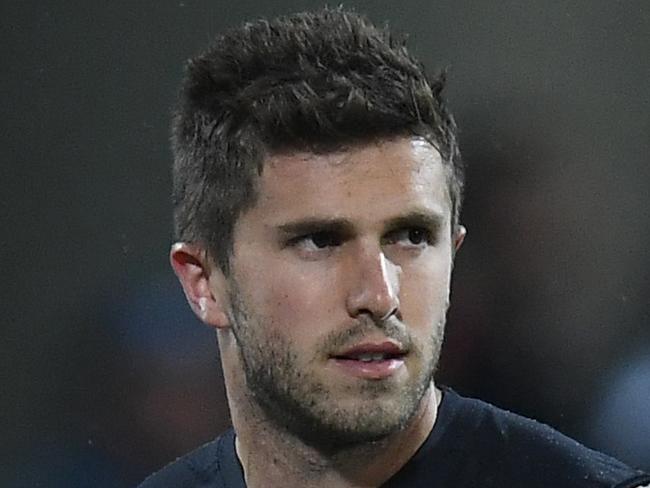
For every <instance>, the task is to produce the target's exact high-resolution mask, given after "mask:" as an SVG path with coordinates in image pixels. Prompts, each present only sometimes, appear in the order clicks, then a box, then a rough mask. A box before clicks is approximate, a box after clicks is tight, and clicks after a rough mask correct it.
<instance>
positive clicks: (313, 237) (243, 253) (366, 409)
mask: <svg viewBox="0 0 650 488" xmlns="http://www.w3.org/2000/svg"><path fill="white" fill-rule="evenodd" d="M450 215H451V209H450V200H449V195H448V191H447V173H446V170H445V168H444V167H443V165H442V163H441V160H440V156H439V154H438V152H437V151H436V150H435V149H434V148H433V147H432V146H431V145H429V144H428V143H426V142H424V141H422V140H419V139H407V138H403V139H395V140H389V141H384V142H381V143H373V144H367V145H361V146H357V147H353V148H351V149H349V150H345V151H342V152H337V153H330V154H312V153H293V154H285V155H276V156H272V157H270V158H269V159H268V160H267V161H266V162H265V166H264V171H263V173H262V175H261V177H260V181H259V199H258V201H257V203H256V205H255V207H253V208H252V209H250V210H248V211H247V212H245V213H244V214H243V215H242V216H241V217H240V218H239V220H238V222H237V225H236V226H235V233H234V247H233V255H232V260H231V264H232V266H231V275H230V277H229V280H230V290H231V293H230V302H231V305H232V314H231V318H230V319H231V322H232V327H233V331H234V334H235V337H236V339H237V344H238V347H239V355H240V358H241V361H242V365H243V368H244V371H245V374H246V385H247V388H248V390H249V392H250V394H251V397H252V398H253V401H254V402H256V403H257V404H259V405H260V407H261V408H262V409H263V410H264V411H265V412H266V414H267V415H268V416H269V418H270V419H272V420H273V421H275V422H276V423H278V424H279V425H282V426H284V427H286V428H288V429H289V430H291V431H293V432H294V433H296V434H297V435H299V436H301V437H302V438H305V439H311V440H313V441H314V442H323V443H337V444H338V443H344V444H347V443H356V442H367V441H370V440H377V439H380V438H382V437H385V436H386V435H388V434H390V433H393V432H395V431H397V430H399V429H401V428H403V427H404V426H405V425H406V423H407V422H408V420H409V419H411V418H412V417H413V415H414V414H415V413H416V412H417V410H418V407H419V405H420V403H421V400H422V398H423V395H424V394H425V393H426V392H427V391H428V389H429V387H430V386H431V379H432V375H433V371H434V369H435V366H436V363H437V361H438V357H439V352H440V345H441V342H442V335H443V328H444V321H445V313H446V310H447V306H448V297H449V284H450V273H451V268H452V255H453V253H452V249H453V244H452V242H451V232H450Z"/></svg>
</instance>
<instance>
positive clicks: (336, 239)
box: [289, 231, 343, 251]
mask: <svg viewBox="0 0 650 488" xmlns="http://www.w3.org/2000/svg"><path fill="white" fill-rule="evenodd" d="M342 243H343V239H342V238H341V236H340V235H338V234H337V233H335V232H328V231H320V232H312V233H310V234H305V235H303V236H299V237H295V238H293V239H291V241H290V242H289V244H290V245H291V246H294V247H299V248H301V249H303V250H307V251H317V250H322V249H327V248H331V247H337V246H340V245H341V244H342Z"/></svg>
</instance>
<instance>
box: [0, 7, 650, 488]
mask: <svg viewBox="0 0 650 488" xmlns="http://www.w3.org/2000/svg"><path fill="white" fill-rule="evenodd" d="M345 5H346V6H348V7H353V8H355V9H357V10H359V11H361V12H365V13H367V14H368V15H369V16H370V17H371V18H372V19H373V20H375V21H376V22H378V23H383V22H385V21H388V22H389V24H390V25H391V26H392V28H393V29H395V30H397V31H401V32H408V33H409V34H410V45H411V46H412V48H413V50H414V51H415V52H416V53H418V54H419V56H420V57H421V58H422V59H423V61H424V62H425V63H426V64H427V66H428V67H429V68H430V69H432V70H436V69H438V68H444V67H447V68H448V69H449V88H448V91H447V96H448V98H449V100H450V104H451V106H452V109H453V110H454V112H455V114H456V117H457V120H458V122H459V125H460V126H461V129H462V134H461V143H462V146H463V149H464V154H465V159H466V161H467V163H468V165H469V166H468V189H467V202H466V207H465V211H464V222H465V224H466V225H467V227H468V229H469V237H468V239H467V240H466V244H465V247H464V248H463V250H462V252H461V253H460V254H459V256H458V261H457V265H456V270H455V273H456V275H455V287H454V291H453V298H452V310H451V312H450V317H449V324H448V337H447V343H446V346H445V347H446V349H445V352H444V358H443V361H442V366H441V369H440V372H439V377H440V380H441V381H444V382H446V383H448V384H450V385H452V386H453V387H455V388H456V389H458V390H459V391H461V392H462V393H465V394H468V395H473V396H479V397H481V398H484V399H486V400H489V401H491V402H493V403H495V404H497V405H499V406H502V407H505V408H508V409H511V410H514V411H517V412H518V413H521V414H524V415H528V416H531V417H534V418H536V419H539V420H541V421H544V422H547V423H550V424H551V425H553V426H554V427H556V428H558V429H560V430H561V431H563V432H565V433H567V434H569V435H572V436H574V437H576V438H578V439H579V440H581V441H582V442H584V443H586V444H587V445H589V446H591V447H595V448H598V449H601V450H604V451H606V452H608V453H610V454H614V455H616V456H618V457H620V458H622V459H624V460H625V461H627V462H628V463H631V464H635V465H637V466H643V467H645V468H646V469H650V419H649V417H650V413H649V412H650V331H649V327H648V325H649V324H650V304H649V302H648V295H649V294H650V279H649V273H648V265H650V252H649V251H648V249H647V248H648V245H649V244H650V215H649V214H650V194H649V191H648V184H649V183H650V165H649V160H648V159H649V158H648V154H649V153H650V137H649V136H648V133H649V132H650V123H649V122H650V118H649V116H648V113H649V112H650V102H649V99H650V84H649V83H648V80H649V79H650V56H649V53H650V5H649V4H648V3H647V2H646V1H645V0H636V1H634V0H630V1H610V0H599V1H590V0H574V1H569V2H566V1H562V2H560V1H548V0H544V1H543V0H536V1H534V0H527V1H515V0H504V1H501V2H482V1H477V0H474V1H472V0H444V1H424V0H421V1H407V2H404V3H399V2H395V1H387V0H386V1H383V0H382V1H380V0H372V1H371V0H367V1H349V2H346V3H345ZM319 6H322V3H321V2H316V1H289V0H286V1H277V2H261V1H259V0H257V1H249V0H240V1H239V2H224V1H216V0H213V1H207V0H202V1H198V0H181V1H178V0H177V1H174V2H170V1H166V0H158V1H156V2H124V1H113V2H81V1H66V2H44V1H40V2H38V1H27V0H25V1H14V2H3V4H2V6H1V7H0V13H1V16H2V19H3V20H2V26H1V29H2V30H1V38H0V40H1V41H2V42H1V43H0V50H1V51H2V59H3V63H2V64H3V74H2V77H0V86H1V93H2V100H3V103H2V106H3V117H2V124H3V127H2V131H1V136H0V137H2V143H1V144H0V154H1V161H2V173H1V175H2V177H1V178H0V205H1V208H2V211H1V213H0V219H1V220H0V224H1V226H0V229H1V234H0V236H1V237H0V238H1V245H0V253H1V254H0V255H1V270H2V275H1V276H2V283H1V285H0V286H1V287H2V293H1V296H0V300H1V301H0V307H1V308H0V321H1V322H0V323H1V325H2V354H1V356H0V357H1V359H0V375H1V378H2V394H1V395H0V407H1V412H2V414H1V415H0V422H1V424H0V425H1V426H2V430H1V432H0V435H1V438H2V442H1V443H0V459H1V461H0V485H2V486H11V487H13V486H17V487H18V486H20V487H23V486H47V487H50V486H52V487H71V486H75V487H76V486H79V487H86V486H88V487H103V486H111V487H113V486H133V485H135V484H136V483H137V482H138V481H140V480H141V479H142V478H143V477H144V476H146V475H147V474H148V473H149V472H151V471H152V470H154V469H157V468H159V467H160V466H161V465H163V464H165V463H166V462H168V461H170V460H172V459H173V458H175V457H176V456H178V455H180V454H182V453H183V452H185V451H187V450H189V449H191V448H192V447H195V446H198V445H199V444H201V443H203V442H206V441H208V440H209V439H211V438H212V437H213V436H215V435H216V434H217V433H219V432H220V431H222V430H223V429H225V428H226V426H227V425H228V413H227V409H226V407H225V404H224V396H223V387H222V385H221V377H220V371H219V366H218V357H217V355H216V346H215V339H214V336H213V334H212V333H211V332H210V331H209V330H207V328H204V327H202V326H201V325H200V324H199V323H198V322H197V321H196V320H195V319H194V318H193V317H192V316H191V315H190V312H189V309H188V308H187V307H186V306H185V304H184V301H183V297H182V294H181V291H180V287H179V286H177V285H176V283H175V280H174V278H173V276H172V273H171V271H170V269H169V266H168V263H167V252H168V248H169V244H170V238H171V231H170V230H171V218H170V202H169V192H170V172H169V166H170V153H169V150H168V123H169V113H170V108H171V105H172V103H173V100H174V97H175V92H176V89H177V86H178V83H179V80H180V77H181V74H182V65H183V63H184V61H185V60H186V59H187V58H188V57H190V56H191V55H193V54H194V53H196V51H197V50H199V49H201V48H202V47H203V46H204V45H205V44H206V43H207V42H208V41H209V39H210V38H211V36H212V35H213V34H214V33H216V32H218V31H220V30H222V29H224V28H226V27H229V26H233V25H236V24H238V23H240V22H242V21H243V20H245V19H249V18H251V17H259V16H268V15H275V14H280V13H287V12H290V11H295V10H303V9H308V8H316V7H319Z"/></svg>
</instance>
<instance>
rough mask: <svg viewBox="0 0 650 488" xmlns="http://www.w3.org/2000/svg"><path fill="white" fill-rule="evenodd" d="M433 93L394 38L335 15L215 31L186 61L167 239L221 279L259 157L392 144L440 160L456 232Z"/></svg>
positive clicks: (457, 169)
mask: <svg viewBox="0 0 650 488" xmlns="http://www.w3.org/2000/svg"><path fill="white" fill-rule="evenodd" d="M443 86H444V75H438V76H437V77H435V78H434V77H429V76H428V75H427V74H426V72H425V70H424V67H423V66H422V64H421V63H420V62H419V61H418V60H417V59H415V58H414V57H413V56H412V55H411V54H410V53H409V52H408V51H407V49H406V47H405V43H404V42H403V41H402V40H396V39H395V38H394V37H393V36H392V35H391V34H390V33H389V32H388V30H387V29H385V28H383V29H380V28H377V27H375V26H374V25H373V24H372V23H371V22H370V21H369V20H367V19H366V18H365V17H363V16H361V15H359V14H357V13H354V12H349V11H344V10H342V9H324V10H320V11H318V12H311V13H298V14H294V15H290V16H286V17H279V18H276V19H273V20H257V21H255V22H250V23H246V24H244V25H242V26H241V27H239V28H236V29H233V30H230V31H228V32H226V33H225V34H223V35H221V36H219V37H218V38H217V39H216V40H215V42H214V43H213V44H212V46H210V47H209V48H208V49H207V50H206V51H205V52H203V53H201V54H200V55H198V56H197V57H195V58H193V59H191V60H190V61H189V62H188V64H187V67H186V74H185V78H184V80H183V84H182V88H181V92H180V97H179V102H178V106H177V108H176V111H175V114H174V117H173V123H172V149H173V153H174V169H173V181H174V189H173V204H174V223H175V233H176V238H177V239H178V240H182V241H189V242H199V243H201V244H202V245H204V246H206V248H207V250H208V252H209V253H210V255H211V256H212V257H213V258H214V259H215V261H216V262H217V264H218V265H219V266H221V268H222V269H223V270H224V272H228V268H229V257H230V254H231V251H232V245H233V243H232V235H233V229H234V226H235V222H236V221H237V218H238V217H239V215H240V214H241V213H242V212H243V211H245V210H246V209H247V208H250V207H251V206H253V205H254V204H255V201H256V196H257V192H256V183H257V181H258V178H259V175H260V174H261V172H262V170H263V161H264V158H265V156H267V155H269V154H277V153H279V152H282V151H287V152H290V151H294V150H309V151H313V152H327V151H331V150H336V149H341V148H343V147H345V146H348V145H352V144H357V143H361V142H364V141H370V140H373V139H381V138H392V137H398V136H421V137H424V138H426V139H427V140H428V141H429V142H430V143H431V144H432V145H433V146H434V147H435V148H436V149H437V150H438V151H439V152H440V154H441V156H442V159H443V161H444V163H445V164H446V165H447V166H448V168H449V169H450V171H449V195H450V198H451V204H452V230H453V229H455V228H456V226H457V225H458V219H459V213H460V207H461V203H462V194H463V186H464V185H463V183H464V170H463V166H462V162H461V159H460V152H459V149H458V143H457V136H456V124H455V122H454V120H453V117H452V116H451V114H450V113H449V111H448V110H447V108H446V106H445V103H444V101H443V99H442V98H441V91H442V89H443Z"/></svg>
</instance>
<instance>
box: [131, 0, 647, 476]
mask: <svg viewBox="0 0 650 488" xmlns="http://www.w3.org/2000/svg"><path fill="white" fill-rule="evenodd" d="M442 87H443V80H442V79H441V78H437V79H433V78H429V77H427V76H426V75H425V74H424V71H423V67H422V66H421V65H420V63H419V62H418V61H417V60H415V59H414V58H413V57H412V56H411V55H410V54H409V53H408V52H407V51H406V49H405V47H404V46H403V44H401V43H399V42H396V41H394V40H393V39H391V37H390V36H389V34H387V33H386V32H384V31H381V30H378V29H376V28H375V27H374V26H372V25H371V24H370V23H369V22H368V21H367V20H365V19H363V18H362V17H360V16H358V15H356V14H352V13H349V12H345V11H342V10H323V11H320V12H317V13H313V14H308V13H307V14H298V15H293V16H290V17H285V18H279V19H275V20H273V21H264V20H260V21H256V22H253V23H250V24H246V25H244V26H243V27H241V28H239V29H236V30H233V31H231V32H228V33H226V34H225V35H223V36H222V37H220V38H219V39H217V41H216V42H215V44H214V45H213V46H212V47H211V48H210V49H208V50H207V51H205V52H204V53H203V54H201V55H200V56H198V57H196V58H194V59H193V60H191V61H190V63H189V66H188V71H187V75H186V79H185V82H184V86H183V90H182V93H181V100H180V104H179V108H178V110H177V112H176V115H175V118H174V122H173V149H174V156H175V165H174V205H175V223H176V233H177V238H178V243H177V244H175V245H174V246H173V248H172V251H171V263H172V266H173V268H174V271H175V272H176V274H177V276H178V278H179V280H180V282H181V284H182V286H183V289H184V291H185V294H186V296H187V300H188V302H189V304H190V306H191V307H192V309H193V310H194V312H195V313H196V315H197V316H198V317H199V318H200V319H201V320H202V321H203V322H205V323H206V324H207V325H209V326H211V327H214V328H215V330H216V331H217V335H218V341H219V351H220V356H221V361H222V365H223V371H224V377H225V382H226V389H227V394H228V402H229V406H230V410H231V414H232V421H233V426H234V430H232V431H230V432H228V433H226V434H225V435H223V436H222V437H220V438H219V439H217V440H216V441H214V442H212V443H210V444H207V445H206V446H203V447H202V448H200V449H198V450H197V451H195V452H194V453H191V454H189V455H188V456H186V457H184V458H181V459H180V460H177V461H176V462H175V463H173V464H171V465H169V466H168V467H166V468H164V469H163V470H162V471H161V472H159V473H157V474H156V475H154V476H152V477H150V478H149V479H148V480H147V481H145V483H144V485H143V486H146V487H155V486H179V487H180V486H188V487H189V486H201V487H208V486H210V487H229V488H230V487H244V486H247V487H250V488H257V487H285V486H287V487H376V486H388V487H398V486H399V487H415V486H436V487H463V486H466V487H479V486H480V487H519V486H521V487H524V486H525V487H542V486H543V487H565V486H566V487H569V486H570V487H605V486H612V487H613V486H617V487H633V486H640V485H641V484H643V483H647V482H649V481H650V478H649V477H648V476H646V475H644V474H643V473H641V472H638V471H635V470H633V469H631V468H628V467H626V466H624V465H623V464H621V463H619V462H617V461H615V460H613V459H610V458H608V457H606V456H604V455H601V454H599V453H596V452H593V451H590V450H588V449H586V448H584V447H582V446H580V445H579V444H577V443H575V442H574V441H571V440H569V439H567V438H566V437H564V436H562V435H561V434H559V433H557V432H555V431H553V430H552V429H550V428H548V427H545V426H542V425H540V424H537V423H535V422H533V421H531V420H527V419H523V418H521V417H518V416H516V415H514V414H510V413H507V412H504V411H501V410H498V409H496V408H495V407H492V406H490V405H487V404H485V403H482V402H479V401H477V400H470V399H465V398H462V397H460V396H458V395H457V394H456V393H455V392H453V391H452V390H450V389H446V388H439V387H437V386H436V385H434V382H433V373H434V370H435V368H436V364H437V362H438V357H439V354H440V347H441V344H442V339H443V329H444V323H445V315H446V311H447V308H448V305H449V287H450V279H451V271H452V267H453V260H454V256H455V253H456V251H457V250H458V249H459V248H460V246H461V244H462V242H463V239H464V237H465V229H464V228H463V227H462V225H460V223H459V213H460V207H461V201H462V190H463V168H462V165H461V163H460V158H459V150H458V146H457V142H456V127H455V124H454V121H453V119H452V117H451V115H450V114H449V112H448V111H447V109H446V107H445V105H444V103H443V101H442V99H441V97H440V92H441V90H442Z"/></svg>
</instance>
